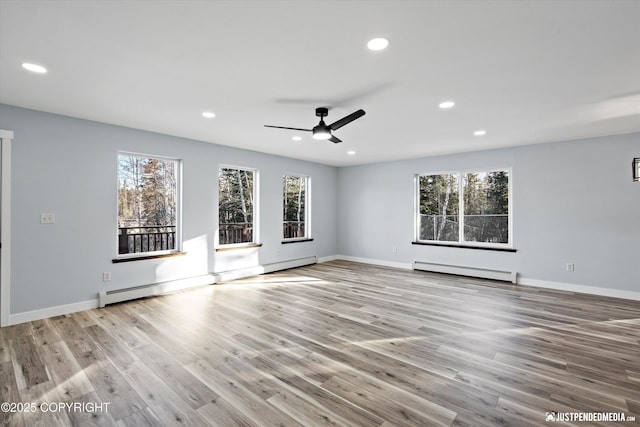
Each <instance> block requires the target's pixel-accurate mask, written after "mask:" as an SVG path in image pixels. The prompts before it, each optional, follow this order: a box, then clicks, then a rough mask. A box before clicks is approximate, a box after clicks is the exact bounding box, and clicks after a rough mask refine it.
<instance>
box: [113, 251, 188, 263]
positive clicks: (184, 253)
mask: <svg viewBox="0 0 640 427" xmlns="http://www.w3.org/2000/svg"><path fill="white" fill-rule="evenodd" d="M186 254H187V253H186V252H171V253H168V254H156V255H140V256H132V257H126V258H114V259H112V260H111V262H112V263H114V264H118V263H120V262H132V261H143V260H146V259H158V258H172V257H175V256H183V255H186Z"/></svg>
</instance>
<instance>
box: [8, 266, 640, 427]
mask: <svg viewBox="0 0 640 427" xmlns="http://www.w3.org/2000/svg"><path fill="white" fill-rule="evenodd" d="M0 402H10V403H14V404H16V405H14V407H13V410H14V411H10V412H6V411H5V412H4V413H0V424H1V423H3V422H4V423H5V424H7V425H11V426H90V425H91V426H93V425H95V426H176V425H189V426H307V427H308V426H367V427H369V426H384V427H389V426H480V427H482V426H496V425H499V426H503V425H507V426H525V427H526V426H540V425H554V424H558V425H575V426H591V425H598V426H600V425H603V426H604V425H617V426H620V425H625V426H630V425H640V420H638V419H639V418H640V302H634V301H627V300H620V299H614V298H605V297H596V296H589V295H580V294H571V293H567V292H558V291H550V290H543V289H537V288H527V287H523V286H514V285H511V284H505V283H502V282H494V281H487V280H480V279H472V278H463V277H456V276H447V275H439V274H430V273H425V272H416V271H408V270H399V269H393V268H385V267H376V266H371V265H364V264H356V263H350V262H344V261H333V262H329V263H323V264H317V265H313V266H309V267H304V268H298V269H294V270H289V271H285V272H280V273H274V274H269V275H264V276H260V277H254V278H249V279H244V280H237V281H234V282H229V283H226V284H221V285H215V286H206V287H202V288H197V289H193V290H189V291H185V292H181V293H176V294H172V295H165V296H161V297H155V298H149V299H143V300H137V301H131V302H127V303H122V304H117V305H112V306H108V307H107V308H105V309H96V310H89V311H85V312H81V313H75V314H72V315H67V316H59V317H55V318H51V319H46V320H40V321H35V322H30V323H25V324H21V325H15V326H11V327H7V328H2V329H0ZM18 403H20V404H33V405H32V406H30V407H28V408H27V409H33V407H35V409H36V410H35V411H30V412H25V408H24V406H23V407H22V409H21V410H20V412H15V411H16V410H17V409H19V408H18V407H17V404H18ZM58 403H62V404H64V403H69V404H74V405H76V407H75V409H69V408H61V409H60V410H57V408H59V407H58V406H53V407H52V406H51V404H56V405H57V404H58ZM101 403H102V404H104V403H108V406H107V407H106V408H104V405H103V409H99V410H98V409H96V407H95V405H98V404H101ZM43 404H44V406H43ZM47 405H49V406H47ZM79 405H84V406H79ZM91 405H94V407H92V406H91ZM43 408H44V410H43ZM5 409H6V408H5ZM549 411H556V412H562V413H564V412H607V413H609V412H614V413H624V414H625V415H626V416H635V417H636V421H629V422H625V423H611V422H579V421H575V422H563V423H548V422H546V421H545V416H546V413H547V412H549Z"/></svg>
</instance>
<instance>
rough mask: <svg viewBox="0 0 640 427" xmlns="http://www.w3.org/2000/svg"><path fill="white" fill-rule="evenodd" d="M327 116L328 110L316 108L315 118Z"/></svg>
mask: <svg viewBox="0 0 640 427" xmlns="http://www.w3.org/2000/svg"><path fill="white" fill-rule="evenodd" d="M328 114H329V109H328V108H327V107H318V108H316V116H317V117H320V118H322V117H327V115H328Z"/></svg>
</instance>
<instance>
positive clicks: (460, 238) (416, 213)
mask: <svg viewBox="0 0 640 427" xmlns="http://www.w3.org/2000/svg"><path fill="white" fill-rule="evenodd" d="M499 171H507V172H508V173H509V186H508V191H509V201H508V206H509V207H508V209H509V214H508V232H509V239H508V242H507V243H487V242H472V241H466V240H464V197H463V194H464V191H463V190H464V179H463V178H464V175H465V174H469V173H491V172H499ZM428 175H457V177H458V197H459V200H458V217H459V222H458V224H459V225H458V227H459V229H458V240H457V241H440V240H424V239H420V177H421V176H428ZM413 212H414V221H413V224H414V231H413V233H414V242H417V243H426V244H430V245H442V246H464V247H478V248H489V249H490V248H494V249H513V171H512V168H511V167H510V166H509V167H496V168H476V169H460V170H453V171H444V172H426V173H419V174H416V175H415V176H414V209H413Z"/></svg>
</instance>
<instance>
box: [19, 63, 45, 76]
mask: <svg viewBox="0 0 640 427" xmlns="http://www.w3.org/2000/svg"><path fill="white" fill-rule="evenodd" d="M22 68H24V69H25V70H29V71H33V72H34V73H38V74H44V73H46V72H47V69H46V68H44V67H43V66H42V65H37V64H31V63H29V62H24V63H23V64H22Z"/></svg>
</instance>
